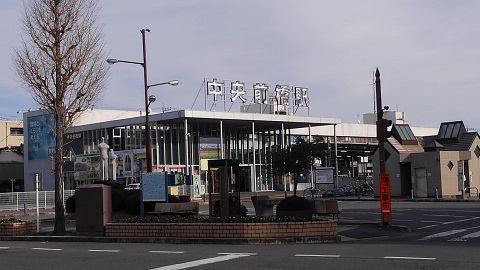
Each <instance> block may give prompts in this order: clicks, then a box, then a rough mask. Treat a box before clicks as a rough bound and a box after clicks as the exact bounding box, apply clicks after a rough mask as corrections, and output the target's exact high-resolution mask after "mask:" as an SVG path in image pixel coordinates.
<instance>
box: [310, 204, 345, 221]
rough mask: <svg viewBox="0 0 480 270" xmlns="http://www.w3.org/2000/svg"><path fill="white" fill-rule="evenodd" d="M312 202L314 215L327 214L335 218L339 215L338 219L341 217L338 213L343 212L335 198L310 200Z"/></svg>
mask: <svg viewBox="0 0 480 270" xmlns="http://www.w3.org/2000/svg"><path fill="white" fill-rule="evenodd" d="M310 203H311V204H312V209H313V214H314V215H327V216H332V218H333V219H334V220H335V216H337V220H338V219H339V217H338V215H339V214H340V213H341V211H340V209H339V208H338V201H337V200H334V199H326V200H325V199H323V200H322V199H314V200H310Z"/></svg>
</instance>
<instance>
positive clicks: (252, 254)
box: [217, 252, 257, 256]
mask: <svg viewBox="0 0 480 270" xmlns="http://www.w3.org/2000/svg"><path fill="white" fill-rule="evenodd" d="M217 254H218V255H248V256H255V255H257V253H238V252H220V253H217Z"/></svg>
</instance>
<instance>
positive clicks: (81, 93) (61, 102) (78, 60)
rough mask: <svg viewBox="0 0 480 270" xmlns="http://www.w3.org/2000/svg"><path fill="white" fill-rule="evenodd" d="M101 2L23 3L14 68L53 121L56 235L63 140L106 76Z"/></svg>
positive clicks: (61, 221)
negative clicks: (98, 21)
mask: <svg viewBox="0 0 480 270" xmlns="http://www.w3.org/2000/svg"><path fill="white" fill-rule="evenodd" d="M97 12H98V1H96V0H68V1H62V0H31V1H25V2H24V12H23V16H22V23H23V29H24V31H25V35H26V36H25V37H23V38H24V39H23V42H22V45H21V46H20V47H18V48H16V49H15V53H14V55H13V64H14V67H15V68H16V71H17V74H18V76H19V77H20V79H21V81H22V82H23V84H24V86H25V88H27V89H28V91H30V93H31V95H32V98H33V99H34V100H35V101H36V102H37V103H38V104H39V105H40V108H42V109H44V110H45V113H46V114H49V115H50V117H52V119H54V124H55V125H54V127H52V134H54V136H55V143H56V145H55V153H54V159H53V163H54V166H53V173H54V175H55V228H54V233H55V234H64V233H65V216H64V212H65V209H64V205H63V181H62V174H63V164H64V159H63V157H64V142H63V135H64V133H65V131H66V130H67V129H68V128H69V127H71V126H72V125H73V123H74V121H75V120H76V119H77V118H78V117H79V116H80V114H81V113H82V112H83V111H85V110H86V109H88V108H91V107H93V105H94V104H95V103H96V102H97V101H98V99H99V97H100V93H101V90H102V89H104V86H105V81H106V77H107V67H106V62H105V59H106V57H105V53H104V43H103V41H102V35H101V31H100V30H101V29H100V28H99V27H98V26H96V17H97Z"/></svg>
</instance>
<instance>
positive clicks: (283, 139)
mask: <svg viewBox="0 0 480 270" xmlns="http://www.w3.org/2000/svg"><path fill="white" fill-rule="evenodd" d="M280 133H281V136H282V147H281V149H282V150H283V149H285V126H284V125H283V123H282V130H281V132H280ZM282 178H283V185H284V188H283V190H284V191H285V198H287V179H285V175H282Z"/></svg>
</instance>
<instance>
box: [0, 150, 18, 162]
mask: <svg viewBox="0 0 480 270" xmlns="http://www.w3.org/2000/svg"><path fill="white" fill-rule="evenodd" d="M0 163H23V155H21V154H19V153H17V152H12V151H3V152H0Z"/></svg>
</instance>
